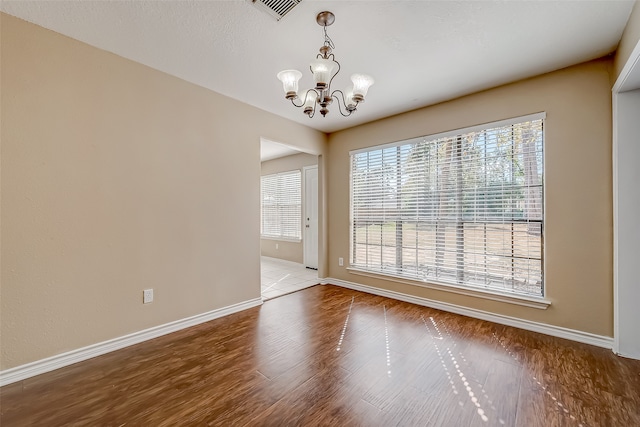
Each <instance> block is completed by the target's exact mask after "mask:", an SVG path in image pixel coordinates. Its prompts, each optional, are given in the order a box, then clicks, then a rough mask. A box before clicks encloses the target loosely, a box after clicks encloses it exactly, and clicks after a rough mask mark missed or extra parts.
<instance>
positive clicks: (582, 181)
mask: <svg viewBox="0 0 640 427" xmlns="http://www.w3.org/2000/svg"><path fill="white" fill-rule="evenodd" d="M610 69H611V61H610V60H598V61H593V62H589V63H586V64H581V65H577V66H574V67H571V68H567V69H563V70H560V71H556V72H553V73H550V74H546V75H542V76H539V77H536V78H532V79H529V80H525V81H521V82H517V83H514V84H510V85H506V86H502V87H499V88H496V89H492V90H488V91H485V92H481V93H477V94H474V95H470V96H467V97H464V98H460V99H456V100H453V101H450V102H446V103H443V104H439V105H435V106H432V107H428V108H424V109H421V110H416V111H413V112H409V113H405V114H401V115H398V116H395V117H391V118H387V119H383V120H380V121H377V122H373V123H370V124H366V125H363V126H359V127H356V128H352V129H349V130H345V131H342V132H338V133H334V134H332V135H330V138H329V146H328V159H327V162H328V163H329V164H330V173H329V175H328V186H329V191H328V197H329V215H328V222H329V276H330V277H333V278H337V279H341V280H347V281H351V282H356V283H361V284H366V285H369V286H375V287H378V288H382V289H386V290H392V291H397V292H402V293H406V294H410V295H415V296H419V297H424V298H430V299H435V300H439V301H444V302H448V303H453V304H458V305H461V306H465V307H470V308H474V309H480V310H486V311H489V312H493V313H498V314H503V315H508V316H513V317H518V318H522V319H528V320H532V321H537V322H542V323H546V324H551V325H556V326H562V327H567V328H572V329H576V330H580V331H584V332H590V333H594V334H599V335H605V336H611V335H612V333H613V320H612V316H613V314H612V292H613V291H612V194H611V180H612V178H611V92H610V85H609V72H610ZM540 111H546V113H547V119H546V123H545V137H546V140H545V199H546V205H545V210H546V218H545V221H546V222H545V238H546V241H545V267H546V269H545V281H546V292H547V294H546V297H547V298H548V299H549V300H551V301H552V305H551V306H550V307H549V308H548V309H547V310H539V309H535V308H526V307H522V306H517V305H512V304H507V303H501V302H497V301H489V300H484V299H479V298H474V297H471V296H462V295H457V294H452V293H448V292H443V291H437V290H432V289H427V288H423V287H419V286H413V285H407V284H400V283H397V282H391V281H387V280H381V279H374V278H368V277H363V276H360V275H354V274H350V273H349V272H348V271H347V270H346V267H347V265H346V263H345V267H339V266H338V257H344V259H345V261H346V260H348V259H349V235H350V234H349V150H353V149H358V148H363V147H368V146H373V145H377V144H384V143H388V142H392V141H398V140H403V139H407V138H412V137H417V136H421V135H429V134H435V133H438V132H444V131H448V130H453V129H459V128H464V127H468V126H472V125H477V124H481V123H487V122H492V121H497V120H501V119H506V118H510V117H517V116H522V115H527V114H531V113H536V112H540Z"/></svg>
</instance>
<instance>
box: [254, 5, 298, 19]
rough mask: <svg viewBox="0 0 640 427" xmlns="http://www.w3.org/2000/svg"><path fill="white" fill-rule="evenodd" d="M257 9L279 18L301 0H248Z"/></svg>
mask: <svg viewBox="0 0 640 427" xmlns="http://www.w3.org/2000/svg"><path fill="white" fill-rule="evenodd" d="M248 1H250V2H251V3H253V4H254V5H255V6H256V7H257V8H258V9H262V10H264V11H265V12H267V13H268V14H269V15H271V16H273V17H274V18H276V20H278V21H279V20H281V19H282V17H283V16H284V15H286V14H287V13H288V12H290V11H291V9H293V8H294V7H296V6H297V5H298V4H299V3H300V2H301V1H302V0H248Z"/></svg>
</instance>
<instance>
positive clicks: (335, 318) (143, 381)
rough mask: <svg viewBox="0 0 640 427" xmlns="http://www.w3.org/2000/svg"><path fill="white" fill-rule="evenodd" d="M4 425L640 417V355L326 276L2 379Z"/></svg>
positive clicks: (575, 422) (503, 422) (629, 420)
mask: <svg viewBox="0 0 640 427" xmlns="http://www.w3.org/2000/svg"><path fill="white" fill-rule="evenodd" d="M0 411H1V416H0V424H1V425H2V426H6V427H8V426H31V425H35V426H47V427H49V426H67V425H74V426H84V425H87V426H178V425H197V426H201V425H211V426H227V425H233V426H243V425H249V426H474V427H475V426H522V427H525V426H526V427H529V426H640V361H632V360H627V359H623V358H619V357H617V356H615V355H614V354H613V353H612V352H611V351H609V350H606V349H601V348H596V347H592V346H588V345H584V344H578V343H574V342H570V341H566V340H562V339H559V338H553V337H549V336H544V335H540V334H536V333H532V332H527V331H522V330H518V329H515V328H510V327H506V326H501V325H496V324H492V323H489V322H484V321H480V320H475V319H470V318H467V317H463V316H458V315H455V314H451V313H445V312H441V311H438V310H433V309H429V308H425V307H420V306H415V305H412V304H408V303H404V302H400V301H395V300H391V299H387V298H383V297H378V296H373V295H368V294H364V293H360V292H356V291H351V290H348V289H343V288H339V287H335V286H329V285H327V286H315V287H312V288H309V289H305V290H303V291H300V292H296V293H293V294H289V295H285V296H283V297H280V298H276V299H273V300H270V301H267V302H265V304H263V305H262V306H261V307H256V308H254V309H250V310H246V311H244V312H241V313H236V314H233V315H230V316H227V317H225V318H222V319H217V320H214V321H211V322H208V323H205V324H202V325H199V326H196V327H193V328H190V329H187V330H183V331H180V332H176V333H173V334H170V335H167V336H164V337H161V338H157V339H154V340H152V341H148V342H145V343H142V344H139V345H136V346H132V347H129V348H126V349H123V350H120V351H117V352H113V353H110V354H107V355H104V356H100V357H97V358H94V359H91V360H88V361H85V362H81V363H78V364H76V365H73V366H69V367H66V368H63V369H59V370H57V371H54V372H50V373H47V374H43V375H40V376H38V377H34V378H30V379H27V380H25V381H21V382H19V383H15V384H11V385H8V386H6V387H3V388H2V389H0Z"/></svg>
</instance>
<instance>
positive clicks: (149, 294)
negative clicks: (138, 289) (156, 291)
mask: <svg viewBox="0 0 640 427" xmlns="http://www.w3.org/2000/svg"><path fill="white" fill-rule="evenodd" d="M150 302H153V289H145V290H144V291H142V303H143V304H149V303H150Z"/></svg>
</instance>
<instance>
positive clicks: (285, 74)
mask: <svg viewBox="0 0 640 427" xmlns="http://www.w3.org/2000/svg"><path fill="white" fill-rule="evenodd" d="M301 77H302V73H301V72H300V71H298V70H284V71H280V72H279V73H278V79H279V80H280V81H281V82H282V86H283V88H284V93H285V96H290V95H291V94H295V95H297V94H298V81H299V80H300V78H301Z"/></svg>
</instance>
